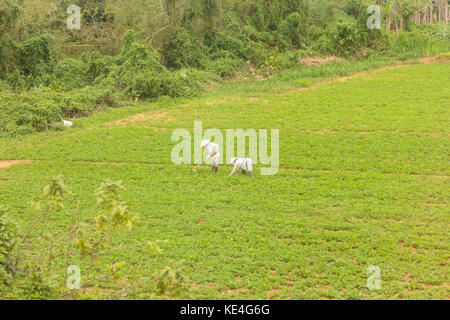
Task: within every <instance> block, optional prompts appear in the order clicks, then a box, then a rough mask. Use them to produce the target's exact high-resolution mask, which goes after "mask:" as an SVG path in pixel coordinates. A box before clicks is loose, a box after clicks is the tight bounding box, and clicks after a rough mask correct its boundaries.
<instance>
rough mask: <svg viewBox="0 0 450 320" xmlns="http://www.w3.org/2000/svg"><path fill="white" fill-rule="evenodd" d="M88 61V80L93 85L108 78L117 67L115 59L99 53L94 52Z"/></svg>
mask: <svg viewBox="0 0 450 320" xmlns="http://www.w3.org/2000/svg"><path fill="white" fill-rule="evenodd" d="M86 60H87V71H86V78H87V79H88V81H90V82H91V83H98V82H100V81H101V80H103V79H105V78H106V77H108V75H109V74H110V72H111V71H112V70H113V69H114V66H115V59H114V58H113V57H109V56H103V55H101V54H100V53H99V52H97V51H94V52H92V53H91V55H90V56H89V57H88V58H87V59H86Z"/></svg>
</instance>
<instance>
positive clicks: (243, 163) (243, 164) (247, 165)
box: [230, 158, 253, 176]
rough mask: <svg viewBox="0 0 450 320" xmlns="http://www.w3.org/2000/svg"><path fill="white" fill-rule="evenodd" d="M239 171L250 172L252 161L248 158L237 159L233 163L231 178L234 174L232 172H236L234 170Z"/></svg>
mask: <svg viewBox="0 0 450 320" xmlns="http://www.w3.org/2000/svg"><path fill="white" fill-rule="evenodd" d="M239 169H242V170H245V171H247V170H250V171H251V170H252V169H253V168H252V159H250V158H239V159H236V161H235V163H234V168H233V171H231V174H230V175H231V176H232V175H233V174H234V172H235V171H236V170H239Z"/></svg>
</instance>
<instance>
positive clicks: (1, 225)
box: [0, 207, 17, 286]
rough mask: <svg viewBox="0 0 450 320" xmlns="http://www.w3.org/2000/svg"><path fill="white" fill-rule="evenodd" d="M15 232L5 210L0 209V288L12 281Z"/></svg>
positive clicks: (13, 224) (13, 225) (14, 226)
mask: <svg viewBox="0 0 450 320" xmlns="http://www.w3.org/2000/svg"><path fill="white" fill-rule="evenodd" d="M16 236H17V230H16V225H15V223H14V222H13V221H12V220H11V219H10V218H9V217H8V214H7V212H6V209H4V208H3V207H0V286H1V285H2V284H3V285H8V284H10V283H11V281H12V277H13V274H14V271H15V263H14V261H13V257H12V256H13V251H14V248H15V247H16Z"/></svg>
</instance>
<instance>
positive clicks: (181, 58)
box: [162, 28, 207, 69]
mask: <svg viewBox="0 0 450 320" xmlns="http://www.w3.org/2000/svg"><path fill="white" fill-rule="evenodd" d="M205 52H206V48H205V47H204V45H203V43H201V42H200V41H198V40H197V39H195V38H194V37H192V36H191V34H190V33H189V32H187V31H186V30H185V29H184V28H177V29H174V30H173V31H172V32H171V33H170V36H169V37H168V38H167V39H166V40H165V41H164V49H163V54H162V55H163V58H164V64H165V65H166V66H167V67H169V68H175V69H180V68H186V67H194V68H203V67H204V65H205V60H206V59H207V56H206V54H205Z"/></svg>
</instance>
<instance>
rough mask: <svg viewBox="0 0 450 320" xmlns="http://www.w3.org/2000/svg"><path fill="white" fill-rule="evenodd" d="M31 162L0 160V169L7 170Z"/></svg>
mask: <svg viewBox="0 0 450 320" xmlns="http://www.w3.org/2000/svg"><path fill="white" fill-rule="evenodd" d="M30 162H31V160H0V169H2V168H9V167H11V166H13V165H15V164H19V163H30Z"/></svg>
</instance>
